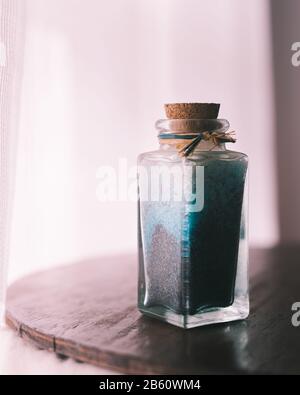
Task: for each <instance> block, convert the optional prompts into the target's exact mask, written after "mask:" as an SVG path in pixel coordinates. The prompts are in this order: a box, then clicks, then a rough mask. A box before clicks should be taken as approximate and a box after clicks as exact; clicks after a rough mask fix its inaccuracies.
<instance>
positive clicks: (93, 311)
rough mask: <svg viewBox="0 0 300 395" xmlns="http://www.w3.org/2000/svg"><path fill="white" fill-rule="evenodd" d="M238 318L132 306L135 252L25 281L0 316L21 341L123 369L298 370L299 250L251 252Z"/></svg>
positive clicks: (15, 286)
mask: <svg viewBox="0 0 300 395" xmlns="http://www.w3.org/2000/svg"><path fill="white" fill-rule="evenodd" d="M250 261H251V314H250V317H249V318H248V319H247V320H245V321H240V322H234V323H228V324H219V325H213V326H206V327H201V328H195V329H189V330H183V329H181V328H177V327H174V326H171V325H169V324H166V323H163V322H160V321H156V320H153V319H150V318H147V317H143V316H141V314H140V313H139V312H138V311H137V309H136V278H137V273H136V268H137V264H136V258H135V257H134V256H117V257H102V258H99V259H94V260H90V261H84V262H79V263H76V264H73V265H70V266H62V267H59V268H56V269H52V270H50V271H46V272H41V273H37V274H33V275H30V276H28V277H26V278H23V279H21V280H19V281H17V282H16V283H14V284H13V285H11V286H10V288H9V290H8V301H7V314H6V319H7V323H8V325H9V326H10V327H12V328H13V329H15V330H16V331H17V332H18V334H19V335H20V336H22V338H23V339H24V340H25V341H30V342H31V343H33V344H35V345H37V346H38V347H40V348H45V349H48V350H50V351H54V352H56V353H58V354H61V355H64V356H68V357H71V358H74V359H76V360H79V361H84V362H89V363H91V364H94V365H98V366H101V367H105V368H109V369H112V370H116V371H120V372H126V373H133V374H135V373H143V374H148V373H166V374H168V373H179V374H184V373H187V374H206V373H208V374H210V373H235V374H240V373H297V374H299V373H300V326H299V327H294V326H293V325H292V323H291V317H292V314H293V312H292V310H291V306H292V304H293V303H294V302H297V301H299V302H300V247H298V246H294V247H290V248H287V247H286V248H283V247H282V248H276V249H273V250H255V251H252V253H251V259H250Z"/></svg>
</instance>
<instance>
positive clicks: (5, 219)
mask: <svg viewBox="0 0 300 395" xmlns="http://www.w3.org/2000/svg"><path fill="white" fill-rule="evenodd" d="M24 6H25V1H24V0H22V1H21V0H0V314H1V316H0V319H1V322H3V315H4V304H5V292H6V278H7V269H8V262H9V239H10V225H11V214H12V208H13V190H14V178H15V177H14V176H15V162H16V152H17V127H18V112H19V111H18V110H19V100H20V91H21V75H22V59H23V48H24V30H23V27H24V17H25V15H24V10H25V8H24Z"/></svg>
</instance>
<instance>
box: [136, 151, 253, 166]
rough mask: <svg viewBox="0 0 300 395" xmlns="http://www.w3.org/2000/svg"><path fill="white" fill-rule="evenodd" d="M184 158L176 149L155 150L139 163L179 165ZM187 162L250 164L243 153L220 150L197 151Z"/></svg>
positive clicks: (143, 156) (142, 155) (143, 157)
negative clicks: (239, 162) (235, 162)
mask: <svg viewBox="0 0 300 395" xmlns="http://www.w3.org/2000/svg"><path fill="white" fill-rule="evenodd" d="M182 160H183V158H182V157H180V156H179V155H178V153H177V151H176V149H172V150H161V149H158V150H155V151H148V152H144V153H141V154H140V155H139V156H138V163H139V164H143V163H145V164H146V163H149V162H151V163H162V162H168V163H170V162H171V163H178V162H182ZM185 160H186V161H187V162H197V163H198V162H201V163H203V162H209V161H211V160H212V161H218V160H220V161H243V162H248V155H247V154H245V153H243V152H238V151H231V150H220V151H214V150H212V151H195V152H193V153H192V154H191V155H190V156H189V157H188V158H185Z"/></svg>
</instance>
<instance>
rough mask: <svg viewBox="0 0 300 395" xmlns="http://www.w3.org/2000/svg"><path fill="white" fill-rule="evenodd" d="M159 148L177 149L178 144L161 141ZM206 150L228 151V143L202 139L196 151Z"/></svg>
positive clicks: (165, 149) (164, 149)
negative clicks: (216, 142) (215, 142)
mask: <svg viewBox="0 0 300 395" xmlns="http://www.w3.org/2000/svg"><path fill="white" fill-rule="evenodd" d="M159 148H160V149H161V150H163V151H176V146H175V145H173V144H165V143H160V144H159ZM205 151H226V144H225V143H221V144H217V145H216V144H214V143H213V142H211V141H201V142H200V143H199V144H198V145H197V147H196V148H195V149H194V153H195V152H205Z"/></svg>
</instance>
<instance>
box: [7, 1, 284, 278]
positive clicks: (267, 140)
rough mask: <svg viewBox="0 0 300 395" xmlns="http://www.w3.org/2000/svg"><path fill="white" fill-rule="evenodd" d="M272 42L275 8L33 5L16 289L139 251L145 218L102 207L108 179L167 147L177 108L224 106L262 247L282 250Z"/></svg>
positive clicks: (255, 239)
mask: <svg viewBox="0 0 300 395" xmlns="http://www.w3.org/2000/svg"><path fill="white" fill-rule="evenodd" d="M270 30H271V29H270V13H269V1H268V0H253V1H249V2H245V1H240V0H210V1H207V0H151V1H149V0H126V1H124V0H113V1H106V0H85V1H82V0H28V1H27V24H26V50H25V63H24V68H25V69H24V83H23V94H22V103H21V104H22V105H21V119H20V141H19V152H18V166H17V183H16V186H17V190H16V205H15V211H14V213H15V214H14V223H13V237H12V260H11V262H12V265H11V269H12V270H11V276H12V278H15V277H16V276H19V275H21V274H24V273H25V272H27V271H31V270H40V269H43V268H46V267H48V266H51V265H52V264H61V263H63V262H74V261H76V260H78V259H81V258H83V257H87V256H97V255H99V254H111V253H114V254H116V253H122V252H123V251H135V249H136V205H135V204H134V203H132V202H128V201H123V202H122V201H118V202H113V203H110V202H107V203H101V202H99V201H98V200H97V198H96V189H97V179H96V173H97V169H98V168H99V166H101V165H111V166H114V167H116V168H117V166H118V161H119V158H127V159H128V163H129V165H131V164H135V161H136V156H137V155H138V153H139V152H142V151H147V150H151V149H154V148H155V147H156V146H157V139H156V131H155V129H154V126H153V124H154V122H155V121H156V120H157V119H158V118H161V117H163V115H164V114H163V103H164V102H172V101H217V102H220V103H221V112H220V116H221V117H224V118H228V119H229V120H230V122H231V124H232V129H234V130H236V132H237V137H238V143H237V144H236V146H233V147H232V149H237V150H241V151H245V152H247V153H248V154H249V156H250V202H251V203H250V219H251V231H250V234H251V241H252V244H260V245H272V244H273V243H275V242H276V241H277V239H278V226H277V212H276V209H277V202H276V182H275V180H276V175H275V172H274V169H275V165H274V161H275V159H274V147H273V145H274V134H273V108H272V104H273V101H272V93H273V92H272V67H271V37H270ZM24 235H26V236H25V237H24Z"/></svg>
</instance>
